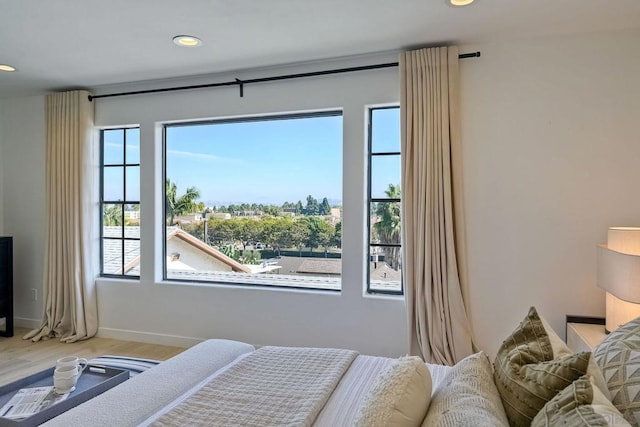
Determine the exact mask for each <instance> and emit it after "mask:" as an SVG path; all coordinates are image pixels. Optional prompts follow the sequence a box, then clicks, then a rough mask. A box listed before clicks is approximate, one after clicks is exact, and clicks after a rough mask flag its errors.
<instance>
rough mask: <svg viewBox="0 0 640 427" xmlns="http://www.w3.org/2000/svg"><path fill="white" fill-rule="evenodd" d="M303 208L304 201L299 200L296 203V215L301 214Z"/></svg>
mask: <svg viewBox="0 0 640 427" xmlns="http://www.w3.org/2000/svg"><path fill="white" fill-rule="evenodd" d="M303 210H304V206H302V202H301V201H300V200H298V203H296V215H300V214H301V213H302V211H303Z"/></svg>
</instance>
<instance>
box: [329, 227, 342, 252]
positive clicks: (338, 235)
mask: <svg viewBox="0 0 640 427" xmlns="http://www.w3.org/2000/svg"><path fill="white" fill-rule="evenodd" d="M331 245H332V246H335V247H336V248H341V247H342V222H339V223H337V224H336V227H335V231H334V233H333V238H332V239H331Z"/></svg>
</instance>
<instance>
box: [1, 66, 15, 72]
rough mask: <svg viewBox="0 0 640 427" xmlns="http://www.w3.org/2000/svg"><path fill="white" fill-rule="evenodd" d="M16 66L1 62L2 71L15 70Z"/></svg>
mask: <svg viewBox="0 0 640 427" xmlns="http://www.w3.org/2000/svg"><path fill="white" fill-rule="evenodd" d="M15 70H16V68H15V67H12V66H11V65H6V64H0V71H9V72H11V71H15Z"/></svg>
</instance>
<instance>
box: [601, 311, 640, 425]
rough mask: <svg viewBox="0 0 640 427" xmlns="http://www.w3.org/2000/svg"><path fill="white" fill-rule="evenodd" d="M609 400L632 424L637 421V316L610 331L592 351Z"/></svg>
mask: <svg viewBox="0 0 640 427" xmlns="http://www.w3.org/2000/svg"><path fill="white" fill-rule="evenodd" d="M594 357H595V359H596V362H597V363H598V365H599V366H600V369H601V370H602V373H603V375H604V379H605V381H606V382H607V387H608V388H609V393H610V394H611V402H613V404H614V405H615V407H616V408H617V409H618V410H619V411H620V412H621V413H622V415H623V416H624V418H625V419H626V420H627V421H629V423H631V425H634V426H638V425H640V318H638V319H635V320H632V321H631V322H629V323H627V324H626V325H623V326H621V327H620V328H618V329H616V330H615V331H613V332H611V333H610V334H609V335H608V336H607V337H606V338H605V339H604V340H603V341H602V342H601V343H600V344H599V345H598V347H596V350H595V352H594Z"/></svg>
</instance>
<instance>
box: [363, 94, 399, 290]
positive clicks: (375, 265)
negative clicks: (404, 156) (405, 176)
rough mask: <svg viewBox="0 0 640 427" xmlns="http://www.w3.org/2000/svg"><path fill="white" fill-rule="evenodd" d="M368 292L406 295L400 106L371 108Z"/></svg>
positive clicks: (369, 137)
mask: <svg viewBox="0 0 640 427" xmlns="http://www.w3.org/2000/svg"><path fill="white" fill-rule="evenodd" d="M368 124H369V132H368V139H369V141H368V142H369V169H368V170H369V186H368V188H369V197H368V199H369V203H368V207H369V215H368V220H369V233H368V236H369V254H368V263H369V268H368V269H367V271H368V273H369V280H368V286H367V292H368V293H376V294H391V295H402V280H401V278H402V270H401V269H402V257H401V255H402V242H401V241H400V200H401V197H402V194H401V188H400V178H401V174H400V164H401V162H400V108H399V107H379V108H371V109H369V122H368Z"/></svg>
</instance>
